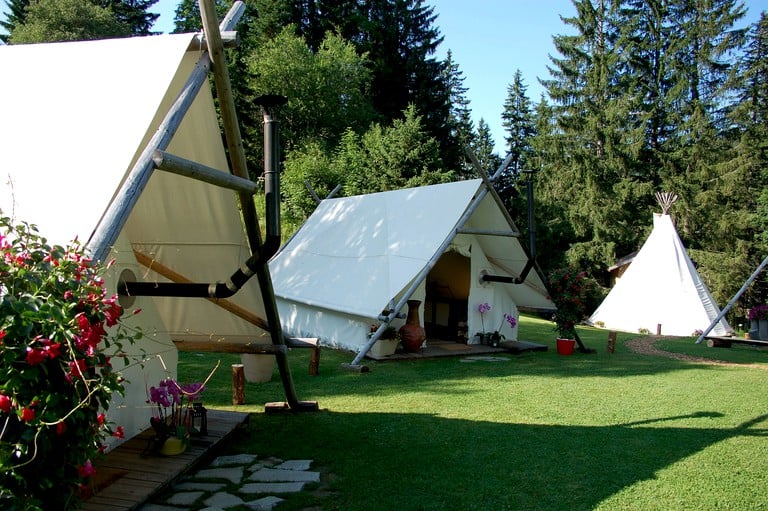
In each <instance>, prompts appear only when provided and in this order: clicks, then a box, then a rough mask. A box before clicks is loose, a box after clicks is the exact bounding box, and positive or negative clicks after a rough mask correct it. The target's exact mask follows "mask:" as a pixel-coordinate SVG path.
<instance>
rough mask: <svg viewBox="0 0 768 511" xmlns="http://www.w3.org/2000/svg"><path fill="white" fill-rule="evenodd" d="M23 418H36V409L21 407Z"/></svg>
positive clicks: (31, 419)
mask: <svg viewBox="0 0 768 511" xmlns="http://www.w3.org/2000/svg"><path fill="white" fill-rule="evenodd" d="M21 420H23V421H24V422H32V421H33V420H35V411H34V410H33V409H32V408H27V407H24V408H22V409H21Z"/></svg>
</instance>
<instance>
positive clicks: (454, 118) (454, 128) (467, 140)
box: [443, 50, 493, 177]
mask: <svg viewBox="0 0 768 511" xmlns="http://www.w3.org/2000/svg"><path fill="white" fill-rule="evenodd" d="M443 69H444V71H443V73H444V77H445V82H446V84H447V86H448V91H449V97H450V106H451V108H450V116H449V118H448V122H449V126H450V129H451V133H450V135H451V139H453V140H455V141H456V144H455V145H454V147H453V148H452V149H453V151H452V152H453V153H454V154H452V155H451V156H447V157H444V158H443V160H444V161H456V162H459V165H458V167H457V168H456V171H457V173H458V175H459V176H461V177H467V176H471V175H473V174H474V169H473V167H472V164H471V162H470V161H469V159H468V158H467V155H466V152H465V150H466V149H467V148H471V147H473V145H474V143H475V138H476V135H475V127H474V124H473V122H472V110H470V108H469V100H468V99H467V95H466V94H467V88H466V87H464V73H463V72H462V71H461V70H459V65H458V64H457V63H456V62H454V61H453V53H452V52H451V51H450V50H448V53H447V54H446V57H445V61H444V63H443ZM491 148H493V145H491Z"/></svg>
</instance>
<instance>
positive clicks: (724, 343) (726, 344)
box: [705, 335, 768, 348]
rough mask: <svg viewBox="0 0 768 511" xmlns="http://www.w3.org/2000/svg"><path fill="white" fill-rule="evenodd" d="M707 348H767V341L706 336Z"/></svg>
mask: <svg viewBox="0 0 768 511" xmlns="http://www.w3.org/2000/svg"><path fill="white" fill-rule="evenodd" d="M705 339H707V346H709V347H710V348H730V347H731V345H732V344H748V345H751V346H758V347H762V348H765V347H768V341H763V340H760V339H744V338H743V337H719V336H716V335H708V336H706V337H705Z"/></svg>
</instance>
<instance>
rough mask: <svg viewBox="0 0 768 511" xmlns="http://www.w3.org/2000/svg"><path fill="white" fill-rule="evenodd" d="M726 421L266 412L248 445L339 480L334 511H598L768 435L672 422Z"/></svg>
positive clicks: (244, 447) (244, 445) (745, 427)
mask: <svg viewBox="0 0 768 511" xmlns="http://www.w3.org/2000/svg"><path fill="white" fill-rule="evenodd" d="M720 415H721V414H719V413H717V412H706V411H702V412H698V413H694V414H690V415H685V416H679V417H660V418H658V419H651V420H644V421H640V422H635V423H632V424H616V425H610V426H594V427H591V426H557V425H544V424H541V425H535V424H515V423H511V424H501V423H490V422H483V421H468V420H463V419H451V418H441V417H437V416H432V415H426V414H421V415H420V414H407V415H406V414H381V413H354V414H345V413H334V412H328V411H323V412H319V413H317V414H305V415H294V416H263V415H257V416H254V417H253V420H252V424H251V426H250V427H251V431H250V432H249V434H248V435H247V439H244V440H243V441H242V442H240V443H238V444H237V445H236V448H237V450H238V451H244V452H257V453H269V454H270V455H275V456H279V457H284V458H291V457H298V458H307V457H311V458H313V459H314V460H315V464H316V466H322V467H325V469H326V470H328V471H330V472H332V473H333V475H334V477H335V478H337V480H336V483H335V484H334V487H333V489H332V490H333V493H332V495H330V496H327V497H325V500H321V502H320V504H321V505H322V506H323V509H346V510H363V509H365V510H370V511H376V510H392V509H398V510H443V511H446V510H462V511H463V510H467V509H515V510H529V509H530V510H533V509H536V510H542V509H547V510H550V509H551V510H561V509H569V510H588V509H594V508H595V507H597V506H598V505H599V504H600V503H601V502H603V501H605V500H606V499H608V498H609V497H611V496H613V495H615V494H616V493H618V492H620V491H621V490H622V489H624V488H627V487H629V486H632V485H634V484H636V483H638V482H641V481H644V480H650V479H653V478H654V477H655V474H656V473H657V472H658V471H659V470H661V469H664V468H665V467H668V466H670V465H672V464H674V463H676V462H678V461H680V460H682V459H684V458H686V457H689V456H692V455H694V454H696V453H698V452H700V451H702V450H704V449H705V448H707V447H709V446H712V445H713V444H716V443H718V442H721V441H724V440H727V439H729V438H733V437H736V436H742V435H754V436H764V435H766V434H767V433H768V431H765V430H759V429H751V428H752V427H753V426H756V425H758V424H760V423H762V422H764V421H766V419H768V415H764V416H760V417H756V418H754V419H753V420H751V421H749V422H746V423H744V424H741V425H739V426H738V427H736V428H732V429H727V428H726V429H723V428H717V429H713V428H707V427H702V428H697V427H674V426H673V425H671V423H672V422H674V421H676V420H678V419H687V420H688V421H687V422H686V424H690V419H697V418H701V419H702V421H704V422H706V420H707V419H708V418H711V417H717V416H720ZM662 423H664V424H668V425H666V426H662V425H661V424H662Z"/></svg>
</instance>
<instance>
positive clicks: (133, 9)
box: [97, 0, 160, 35]
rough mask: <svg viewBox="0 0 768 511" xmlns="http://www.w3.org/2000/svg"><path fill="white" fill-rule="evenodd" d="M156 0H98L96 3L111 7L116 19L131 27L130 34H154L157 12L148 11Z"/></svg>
mask: <svg viewBox="0 0 768 511" xmlns="http://www.w3.org/2000/svg"><path fill="white" fill-rule="evenodd" d="M157 1H158V0H98V2H97V5H100V6H101V7H104V8H107V9H111V10H112V13H113V14H114V15H115V18H117V21H119V22H120V23H122V24H124V25H128V26H129V27H131V35H154V34H157V33H158V32H153V31H152V25H154V24H155V22H156V21H157V18H159V17H160V15H159V14H155V13H152V12H149V9H151V8H152V6H153V5H155V4H156V3H157Z"/></svg>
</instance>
